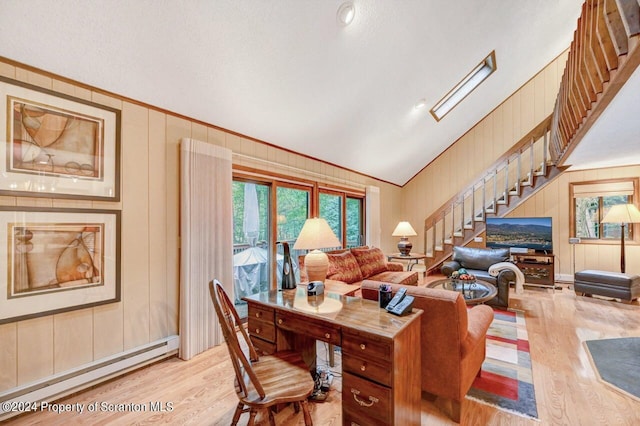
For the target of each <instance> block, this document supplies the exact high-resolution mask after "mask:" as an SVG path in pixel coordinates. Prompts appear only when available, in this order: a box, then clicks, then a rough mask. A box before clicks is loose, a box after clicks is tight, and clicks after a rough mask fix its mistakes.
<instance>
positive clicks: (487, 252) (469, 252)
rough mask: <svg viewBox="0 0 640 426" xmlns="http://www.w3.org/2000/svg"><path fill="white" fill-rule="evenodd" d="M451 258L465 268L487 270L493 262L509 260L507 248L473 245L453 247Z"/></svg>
mask: <svg viewBox="0 0 640 426" xmlns="http://www.w3.org/2000/svg"><path fill="white" fill-rule="evenodd" d="M452 260H454V261H456V262H458V263H459V264H460V266H462V267H463V268H467V269H482V270H485V271H488V270H489V267H490V266H491V265H493V264H494V263H498V262H507V261H509V249H508V248H504V249H486V248H473V247H461V246H455V247H453V257H452Z"/></svg>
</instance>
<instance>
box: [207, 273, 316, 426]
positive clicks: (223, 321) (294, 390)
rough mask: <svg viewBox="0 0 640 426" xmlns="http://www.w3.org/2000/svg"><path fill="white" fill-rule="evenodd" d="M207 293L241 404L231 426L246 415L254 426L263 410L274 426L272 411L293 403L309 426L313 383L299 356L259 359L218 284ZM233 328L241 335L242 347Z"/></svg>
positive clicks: (278, 354) (289, 353)
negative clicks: (309, 402) (233, 373)
mask: <svg viewBox="0 0 640 426" xmlns="http://www.w3.org/2000/svg"><path fill="white" fill-rule="evenodd" d="M209 292H210V293H211V300H212V301H213V305H214V307H215V309H216V314H217V315H218V319H219V321H220V327H221V328H222V334H223V335H224V339H225V341H226V342H227V349H228V350H229V356H230V357H231V363H232V364H233V369H234V370H235V374H236V380H235V387H236V394H237V395H238V399H239V400H240V402H239V403H238V406H237V408H236V411H235V413H234V415H233V421H232V422H231V424H232V425H236V424H237V423H238V420H239V419H240V415H241V414H242V413H244V412H247V411H249V423H248V425H253V424H254V422H255V417H256V414H257V413H258V411H259V410H264V409H266V410H267V411H268V413H269V422H270V424H271V425H272V426H275V420H274V418H273V412H272V411H271V407H272V406H275V405H276V404H281V403H289V402H292V403H294V408H295V411H296V413H297V412H299V411H300V405H302V413H303V414H304V424H305V425H312V424H313V423H312V421H311V415H310V414H309V406H308V403H307V398H308V397H309V395H311V393H312V392H313V386H314V381H313V379H312V377H311V373H310V372H309V367H308V366H307V365H306V364H305V363H304V361H303V360H302V357H301V356H300V354H298V353H296V352H293V351H280V352H276V353H274V354H272V355H263V356H261V357H258V354H257V352H256V350H255V348H254V346H253V343H252V342H251V339H250V338H249V335H248V334H247V331H246V330H245V329H244V327H243V326H242V324H241V322H240V317H239V316H238V313H237V311H236V310H235V307H234V306H233V304H232V303H231V301H230V300H229V297H228V296H227V294H226V293H225V291H224V289H223V288H222V285H221V284H220V282H219V281H218V280H213V281H212V282H210V283H209ZM236 327H237V328H238V329H240V333H241V334H242V337H243V340H244V341H243V342H242V345H241V343H240V340H239V339H238V334H237V331H236ZM245 345H246V348H247V349H248V352H249V357H248V358H247V354H245V352H244V351H243V349H242V348H243V347H244V346H245ZM245 407H246V408H245Z"/></svg>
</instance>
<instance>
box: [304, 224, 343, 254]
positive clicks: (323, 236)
mask: <svg viewBox="0 0 640 426" xmlns="http://www.w3.org/2000/svg"><path fill="white" fill-rule="evenodd" d="M330 247H342V243H341V242H340V240H338V237H336V234H334V233H333V231H332V230H331V227H329V224H328V223H327V221H326V220H324V219H322V218H319V217H316V218H313V219H307V221H306V222H305V223H304V226H303V227H302V230H301V231H300V235H298V239H297V240H296V242H295V244H294V245H293V248H294V249H296V250H314V249H321V248H330Z"/></svg>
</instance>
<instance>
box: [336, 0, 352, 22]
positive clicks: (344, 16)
mask: <svg viewBox="0 0 640 426" xmlns="http://www.w3.org/2000/svg"><path fill="white" fill-rule="evenodd" d="M355 16H356V7H355V6H354V5H353V2H350V1H348V2H345V3H342V4H341V5H340V7H339V8H338V14H337V18H338V23H339V24H340V25H344V26H346V25H349V24H350V23H351V22H353V18H354V17H355Z"/></svg>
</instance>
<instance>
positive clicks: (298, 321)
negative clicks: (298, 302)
mask: <svg viewBox="0 0 640 426" xmlns="http://www.w3.org/2000/svg"><path fill="white" fill-rule="evenodd" d="M276 325H277V326H278V327H279V328H282V329H283V330H289V331H293V332H294V333H300V334H302V335H305V336H308V337H312V338H314V339H317V340H322V341H324V342H327V343H332V344H334V345H336V346H340V343H341V340H342V339H341V338H340V328H339V327H338V326H337V325H336V326H334V325H333V324H329V323H326V322H315V321H313V319H310V318H309V317H306V316H300V315H295V314H290V313H288V312H277V313H276Z"/></svg>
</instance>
